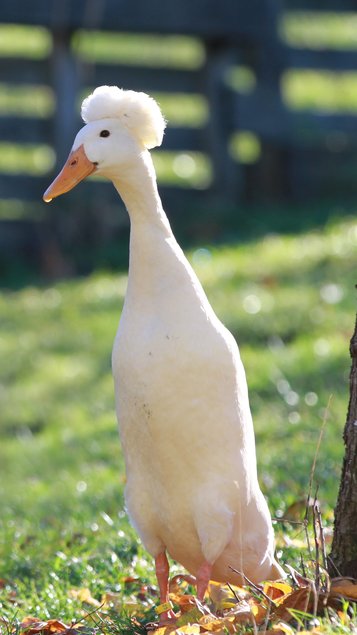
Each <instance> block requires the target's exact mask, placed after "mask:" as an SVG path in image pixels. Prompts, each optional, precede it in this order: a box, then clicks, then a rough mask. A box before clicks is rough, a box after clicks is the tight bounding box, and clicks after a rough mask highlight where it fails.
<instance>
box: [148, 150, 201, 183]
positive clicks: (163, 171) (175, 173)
mask: <svg viewBox="0 0 357 635" xmlns="http://www.w3.org/2000/svg"><path fill="white" fill-rule="evenodd" d="M152 154H153V160H154V165H155V169H156V171H157V175H158V179H159V181H160V182H161V183H162V184H163V185H165V184H172V185H173V184H174V185H177V186H179V187H180V186H182V187H187V186H188V185H189V186H191V187H193V188H197V189H204V188H206V187H208V186H209V184H210V182H211V179H212V166H211V163H210V160H209V158H208V157H207V156H206V155H204V154H203V153H201V152H180V153H178V152H169V151H165V150H161V151H160V152H153V153H152Z"/></svg>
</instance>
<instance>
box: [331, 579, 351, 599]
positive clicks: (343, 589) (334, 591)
mask: <svg viewBox="0 0 357 635" xmlns="http://www.w3.org/2000/svg"><path fill="white" fill-rule="evenodd" d="M329 595H332V596H334V595H335V596H336V595H338V596H341V595H342V597H344V598H346V600H357V584H351V583H350V584H341V585H337V584H336V585H333V586H331V589H330V593H329Z"/></svg>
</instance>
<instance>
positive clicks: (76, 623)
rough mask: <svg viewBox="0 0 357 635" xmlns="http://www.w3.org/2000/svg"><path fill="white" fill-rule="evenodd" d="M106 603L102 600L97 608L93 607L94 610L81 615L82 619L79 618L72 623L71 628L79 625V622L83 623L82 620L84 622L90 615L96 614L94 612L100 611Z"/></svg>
mask: <svg viewBox="0 0 357 635" xmlns="http://www.w3.org/2000/svg"><path fill="white" fill-rule="evenodd" d="M104 604H105V602H102V604H100V605H99V606H97V607H96V608H95V609H93V611H89V613H86V614H85V615H83V617H81V619H80V620H77V621H76V622H72V623H71V628H74V627H75V626H79V624H81V622H84V620H86V619H87V618H88V617H92V615H94V613H98V611H99V609H102V608H103V606H104ZM98 617H100V616H99V615H98Z"/></svg>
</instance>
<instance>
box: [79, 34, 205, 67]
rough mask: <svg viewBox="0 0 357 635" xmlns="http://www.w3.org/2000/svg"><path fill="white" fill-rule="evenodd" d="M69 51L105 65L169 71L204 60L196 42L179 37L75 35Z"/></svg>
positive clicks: (199, 63) (196, 64) (200, 44)
mask: <svg viewBox="0 0 357 635" xmlns="http://www.w3.org/2000/svg"><path fill="white" fill-rule="evenodd" d="M73 48H74V50H75V52H76V53H77V54H78V55H79V57H81V58H82V59H84V60H86V61H89V62H106V63H107V64H117V63H118V62H120V63H122V64H133V65H138V64H140V65H142V66H153V67H158V68H159V67H169V68H187V69H195V68H199V67H200V66H201V65H202V64H203V62H204V59H205V52H204V47H203V44H202V43H201V42H200V40H199V39H198V38H193V37H187V36H183V35H165V36H158V35H145V34H130V33H111V32H101V31H81V30H80V31H77V33H76V34H75V36H74V39H73Z"/></svg>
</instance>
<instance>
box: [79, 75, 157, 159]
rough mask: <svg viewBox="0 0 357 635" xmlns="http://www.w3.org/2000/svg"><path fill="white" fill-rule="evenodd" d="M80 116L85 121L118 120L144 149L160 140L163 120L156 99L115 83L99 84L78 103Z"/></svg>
mask: <svg viewBox="0 0 357 635" xmlns="http://www.w3.org/2000/svg"><path fill="white" fill-rule="evenodd" d="M81 115H82V119H83V121H84V122H85V123H89V122H90V121H97V120H98V119H107V118H110V119H113V118H117V119H120V120H121V121H122V123H123V125H124V126H125V127H126V128H128V130H130V132H131V134H133V135H134V136H135V137H136V138H137V139H138V141H139V142H140V143H141V144H142V145H143V146H144V147H145V148H148V149H150V148H154V147H155V146H159V145H161V143H162V138H163V135H164V130H165V126H166V122H165V119H164V117H163V115H162V113H161V110H160V108H159V106H158V104H157V103H156V101H155V100H154V99H153V98H152V97H149V95H146V93H138V92H136V91H134V90H123V89H122V88H118V86H99V87H98V88H96V89H95V90H94V92H93V93H92V94H91V95H89V96H88V97H86V99H85V100H84V101H83V103H82V109H81Z"/></svg>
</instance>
